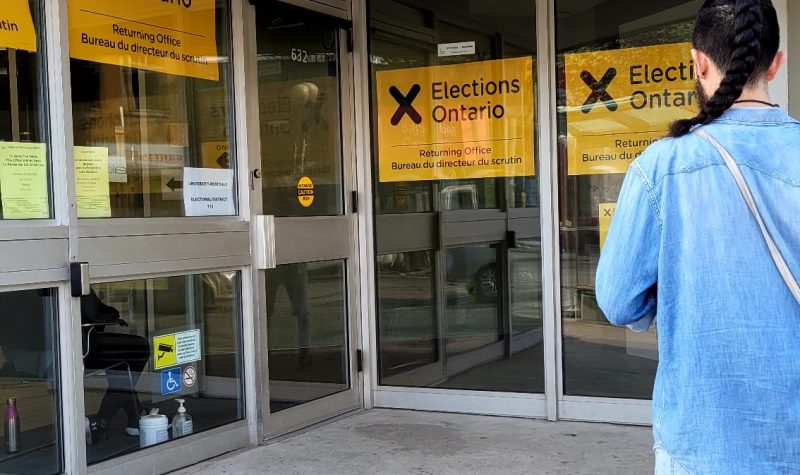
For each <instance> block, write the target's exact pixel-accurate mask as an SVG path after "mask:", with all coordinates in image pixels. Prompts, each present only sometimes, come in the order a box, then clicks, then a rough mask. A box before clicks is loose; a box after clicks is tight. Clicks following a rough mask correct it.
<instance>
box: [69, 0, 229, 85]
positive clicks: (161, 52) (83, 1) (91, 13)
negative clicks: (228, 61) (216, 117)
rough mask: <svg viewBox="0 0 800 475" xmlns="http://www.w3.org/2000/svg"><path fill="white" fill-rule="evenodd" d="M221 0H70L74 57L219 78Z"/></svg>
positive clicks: (71, 41) (197, 76)
mask: <svg viewBox="0 0 800 475" xmlns="http://www.w3.org/2000/svg"><path fill="white" fill-rule="evenodd" d="M216 3H217V2H216V0H136V1H133V2H131V1H119V0H115V1H108V0H67V7H68V13H69V42H70V48H69V49H70V56H71V57H73V58H75V59H83V60H86V61H94V62H97V63H105V64H114V65H117V66H126V67H131V68H139V69H146V70H149V71H157V72H161V73H167V74H175V75H179V76H189V77H195V78H200V79H209V80H213V81H216V80H218V79H219V64H218V61H219V59H218V58H217V35H216Z"/></svg>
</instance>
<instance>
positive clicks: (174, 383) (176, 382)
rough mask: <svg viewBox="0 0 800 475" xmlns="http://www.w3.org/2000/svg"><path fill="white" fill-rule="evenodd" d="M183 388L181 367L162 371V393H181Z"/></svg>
mask: <svg viewBox="0 0 800 475" xmlns="http://www.w3.org/2000/svg"><path fill="white" fill-rule="evenodd" d="M181 390H183V383H181V368H179V367H178V368H172V369H167V370H164V371H162V372H161V395H162V396H165V395H167V394H175V393H179V392H181Z"/></svg>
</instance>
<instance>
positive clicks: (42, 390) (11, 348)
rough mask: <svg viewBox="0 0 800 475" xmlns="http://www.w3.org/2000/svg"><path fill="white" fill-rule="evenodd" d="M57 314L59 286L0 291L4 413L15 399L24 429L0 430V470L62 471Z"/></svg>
mask: <svg viewBox="0 0 800 475" xmlns="http://www.w3.org/2000/svg"><path fill="white" fill-rule="evenodd" d="M56 316H57V309H56V291H55V290H52V289H43V290H22V291H17V292H3V293H0V328H2V331H0V411H2V412H0V415H3V416H6V417H8V416H9V415H10V414H11V413H12V412H13V409H10V408H9V406H8V404H7V403H8V402H9V399H11V398H14V399H15V406H16V410H17V411H16V412H17V423H18V426H19V428H20V431H19V437H18V438H17V440H16V442H15V443H14V442H10V441H9V440H8V439H9V437H10V435H9V434H6V433H5V431H4V432H3V433H0V439H2V440H0V473H20V474H50V473H60V472H61V471H62V445H61V437H60V415H59V409H58V394H59V387H58V365H57V358H56V356H57V355H58V345H57V342H56V330H55V329H56ZM9 446H11V447H12V448H11V449H10V447H9ZM9 449H10V450H9Z"/></svg>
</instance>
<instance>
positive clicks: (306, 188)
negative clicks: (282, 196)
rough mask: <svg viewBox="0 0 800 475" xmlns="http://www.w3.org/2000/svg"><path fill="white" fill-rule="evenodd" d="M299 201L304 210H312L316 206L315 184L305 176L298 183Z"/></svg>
mask: <svg viewBox="0 0 800 475" xmlns="http://www.w3.org/2000/svg"><path fill="white" fill-rule="evenodd" d="M297 201H299V202H300V205H301V206H302V207H303V208H310V207H311V205H313V204H314V182H313V181H311V178H309V177H307V176H304V177H303V178H301V179H300V181H298V182H297Z"/></svg>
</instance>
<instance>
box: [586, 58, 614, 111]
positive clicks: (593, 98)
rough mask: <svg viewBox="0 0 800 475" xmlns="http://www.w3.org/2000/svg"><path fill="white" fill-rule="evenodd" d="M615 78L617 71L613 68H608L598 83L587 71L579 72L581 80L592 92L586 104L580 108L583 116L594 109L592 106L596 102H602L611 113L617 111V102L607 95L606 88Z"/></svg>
mask: <svg viewBox="0 0 800 475" xmlns="http://www.w3.org/2000/svg"><path fill="white" fill-rule="evenodd" d="M615 77H617V70H616V69H615V68H610V69H609V70H608V71H606V73H605V74H604V75H603V79H601V80H600V81H599V82H598V81H597V80H596V79H595V78H594V76H592V73H590V72H589V71H581V79H583V82H585V83H586V85H587V86H589V88H590V89H591V90H592V93H591V94H589V97H587V98H586V102H584V103H583V106H581V110H582V111H583V113H584V114H588V113H589V112H590V111H591V110H592V109H594V105H595V104H596V103H598V102H602V103H603V104H604V105H605V106H606V107H607V108H608V110H610V111H611V112H614V111H616V110H617V107H618V105H617V101H615V100H614V98H613V97H611V94H609V93H608V86H609V85H610V84H611V81H613V80H614V78H615Z"/></svg>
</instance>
